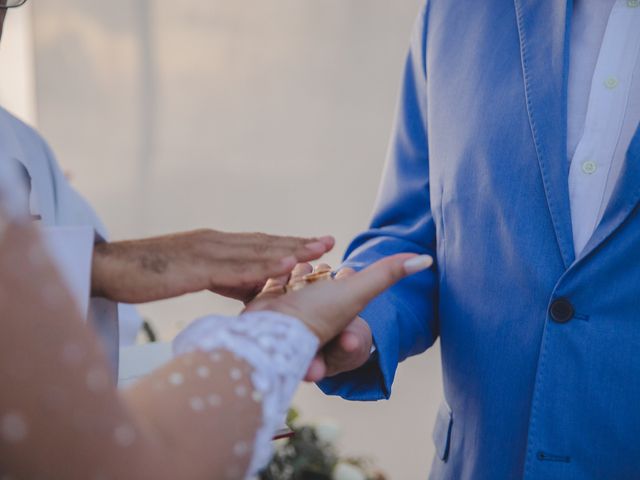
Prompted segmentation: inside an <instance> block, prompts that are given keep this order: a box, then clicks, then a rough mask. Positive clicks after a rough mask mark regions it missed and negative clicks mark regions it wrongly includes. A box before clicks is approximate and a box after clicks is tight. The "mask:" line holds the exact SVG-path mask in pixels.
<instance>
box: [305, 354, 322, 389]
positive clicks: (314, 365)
mask: <svg viewBox="0 0 640 480" xmlns="http://www.w3.org/2000/svg"><path fill="white" fill-rule="evenodd" d="M326 373H327V365H326V363H325V360H324V356H323V355H322V353H318V355H316V357H315V358H314V359H313V360H312V361H311V365H309V369H308V370H307V374H306V375H305V377H304V380H305V381H306V382H314V383H315V382H319V381H320V380H322V379H323V378H324V377H326V376H327V375H326Z"/></svg>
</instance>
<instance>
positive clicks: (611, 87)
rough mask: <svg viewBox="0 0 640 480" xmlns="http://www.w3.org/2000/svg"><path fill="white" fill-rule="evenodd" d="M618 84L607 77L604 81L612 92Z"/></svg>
mask: <svg viewBox="0 0 640 480" xmlns="http://www.w3.org/2000/svg"><path fill="white" fill-rule="evenodd" d="M636 1H640V0H636ZM618 83H619V82H618V79H617V78H616V77H609V78H607V79H606V80H605V81H604V86H605V87H607V88H608V89H609V90H613V89H614V88H616V87H617V86H618Z"/></svg>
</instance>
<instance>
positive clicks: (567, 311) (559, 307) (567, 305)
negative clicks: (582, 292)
mask: <svg viewBox="0 0 640 480" xmlns="http://www.w3.org/2000/svg"><path fill="white" fill-rule="evenodd" d="M575 313H576V312H575V310H574V309H573V305H571V302H570V301H569V300H567V299H566V298H559V299H557V300H554V301H553V303H552V304H551V306H550V307H549V315H550V316H551V319H552V320H553V321H554V322H556V323H567V322H569V321H570V320H571V319H572V318H573V316H574V315H575Z"/></svg>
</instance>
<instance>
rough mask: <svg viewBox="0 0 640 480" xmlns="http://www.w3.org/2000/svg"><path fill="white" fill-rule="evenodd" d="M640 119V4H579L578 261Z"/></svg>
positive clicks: (604, 0) (575, 43)
mask: <svg viewBox="0 0 640 480" xmlns="http://www.w3.org/2000/svg"><path fill="white" fill-rule="evenodd" d="M639 122H640V0H575V1H574V13H573V17H572V29H571V45H570V65H569V91H568V137H567V151H568V158H569V159H570V161H571V166H570V171H569V193H570V201H571V220H572V226H573V241H574V248H575V253H576V256H578V255H579V254H580V252H581V251H582V250H583V249H584V247H585V246H586V244H587V242H588V241H589V239H590V238H591V235H592V234H593V232H594V230H595V229H596V226H597V225H598V223H599V222H600V220H601V218H602V215H603V213H604V210H605V209H606V207H607V205H608V203H609V200H610V199H611V194H612V193H613V190H614V188H615V186H616V184H617V181H618V178H619V176H620V172H621V170H622V167H623V165H624V162H625V159H626V154H627V150H628V149H629V145H630V143H631V140H632V138H633V135H634V133H635V132H636V130H637V129H638V123H639Z"/></svg>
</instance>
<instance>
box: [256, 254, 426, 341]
mask: <svg viewBox="0 0 640 480" xmlns="http://www.w3.org/2000/svg"><path fill="white" fill-rule="evenodd" d="M432 263H433V260H432V258H431V257H429V256H426V255H425V256H416V255H414V254H400V255H394V256H392V257H388V258H385V259H383V260H380V261H379V262H376V263H375V264H373V265H372V266H370V267H369V268H367V269H365V270H363V271H361V272H359V273H354V274H351V275H343V276H342V277H341V278H336V279H335V280H333V281H321V282H317V283H315V284H313V285H310V286H308V287H307V288H304V289H302V290H298V291H295V292H291V293H287V294H285V295H282V294H281V292H282V291H283V290H284V286H285V284H286V280H283V279H280V280H271V281H270V282H269V284H268V285H267V288H265V291H264V293H263V294H262V295H261V296H259V297H258V298H256V300H254V301H253V302H251V303H250V304H249V305H248V306H247V311H259V310H269V311H275V312H280V313H284V314H286V315H290V316H292V317H295V318H298V319H299V320H300V321H302V322H303V323H304V324H305V325H306V326H307V327H308V328H309V329H310V330H311V331H312V332H313V333H314V334H315V335H316V336H317V337H318V339H319V340H320V345H321V347H324V346H325V345H327V344H328V343H329V342H331V341H332V340H333V339H335V338H336V337H337V336H338V335H339V334H340V333H341V332H342V331H343V330H344V329H345V328H346V327H347V326H348V325H349V324H350V323H351V322H352V321H353V319H354V318H355V317H356V316H357V315H358V313H359V312H360V311H362V310H363V309H364V308H365V307H366V306H367V304H368V303H369V302H370V301H371V300H373V299H374V298H375V297H376V296H377V295H379V294H380V293H382V292H383V291H384V290H386V289H387V288H389V287H391V286H392V285H393V284H394V283H396V282H398V281H399V280H401V279H403V278H404V277H406V276H408V275H411V274H414V273H417V272H419V271H422V270H425V269H427V268H429V267H430V266H431V265H432ZM301 268H306V267H299V268H298V270H297V271H296V274H297V275H300V274H301Z"/></svg>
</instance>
